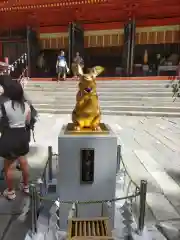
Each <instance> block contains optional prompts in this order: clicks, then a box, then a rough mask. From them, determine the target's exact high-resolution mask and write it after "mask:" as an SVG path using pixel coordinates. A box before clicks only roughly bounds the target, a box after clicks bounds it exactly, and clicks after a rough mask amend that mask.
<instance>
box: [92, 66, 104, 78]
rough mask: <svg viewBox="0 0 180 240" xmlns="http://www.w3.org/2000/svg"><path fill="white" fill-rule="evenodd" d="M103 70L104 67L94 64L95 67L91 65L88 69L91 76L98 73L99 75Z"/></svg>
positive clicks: (95, 75)
mask: <svg viewBox="0 0 180 240" xmlns="http://www.w3.org/2000/svg"><path fill="white" fill-rule="evenodd" d="M103 71H104V68H103V67H101V66H96V67H93V68H92V69H91V71H90V73H91V76H93V77H97V76H98V75H100V74H101V73H102V72H103Z"/></svg>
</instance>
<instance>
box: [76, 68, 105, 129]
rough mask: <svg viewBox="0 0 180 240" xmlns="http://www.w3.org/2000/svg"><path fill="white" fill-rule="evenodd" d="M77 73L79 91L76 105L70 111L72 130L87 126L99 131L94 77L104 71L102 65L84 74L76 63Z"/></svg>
mask: <svg viewBox="0 0 180 240" xmlns="http://www.w3.org/2000/svg"><path fill="white" fill-rule="evenodd" d="M77 71H78V75H79V76H80V81H79V91H78V93H77V95H76V106H75V108H74V110H73V112H72V121H73V123H74V130H77V131H80V130H82V129H84V128H89V129H90V130H93V131H99V130H100V127H99V124H100V120H101V112H100V106H99V100H98V95H97V91H96V77H97V76H98V75H99V74H100V73H101V72H103V71H104V68H103V67H99V66H97V67H94V68H92V69H90V71H89V73H88V74H84V73H83V70H82V68H81V67H80V66H79V65H78V67H77Z"/></svg>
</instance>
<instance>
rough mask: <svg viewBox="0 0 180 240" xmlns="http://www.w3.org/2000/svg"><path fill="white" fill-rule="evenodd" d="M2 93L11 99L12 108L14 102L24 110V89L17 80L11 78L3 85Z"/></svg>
mask: <svg viewBox="0 0 180 240" xmlns="http://www.w3.org/2000/svg"><path fill="white" fill-rule="evenodd" d="M4 95H5V96H6V97H7V98H9V99H10V100H12V108H13V109H14V104H15V102H17V103H19V104H20V105H21V109H22V111H23V112H24V111H25V104H24V91H23V88H22V86H21V84H20V83H19V82H17V81H14V80H12V81H11V82H9V83H8V84H7V85H5V86H4Z"/></svg>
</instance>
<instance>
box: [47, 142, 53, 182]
mask: <svg viewBox="0 0 180 240" xmlns="http://www.w3.org/2000/svg"><path fill="white" fill-rule="evenodd" d="M52 155H53V153H52V146H48V169H49V181H52V178H53V171H52Z"/></svg>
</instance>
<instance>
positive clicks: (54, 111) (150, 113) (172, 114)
mask: <svg viewBox="0 0 180 240" xmlns="http://www.w3.org/2000/svg"><path fill="white" fill-rule="evenodd" d="M37 110H38V112H39V113H52V114H71V113H72V110H73V108H71V109H63V110H60V109H54V108H47V109H42V108H37ZM102 114H104V115H118V116H152V117H153V116H154V117H156V116H157V117H180V112H158V111H157V112H155V111H129V110H127V111H112V110H106V111H102Z"/></svg>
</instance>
